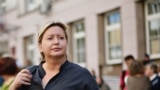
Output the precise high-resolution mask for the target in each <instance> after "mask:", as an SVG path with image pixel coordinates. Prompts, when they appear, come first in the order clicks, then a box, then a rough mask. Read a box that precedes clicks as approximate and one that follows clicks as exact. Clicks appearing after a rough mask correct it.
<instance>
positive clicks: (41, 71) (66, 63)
mask: <svg viewBox="0 0 160 90" xmlns="http://www.w3.org/2000/svg"><path fill="white" fill-rule="evenodd" d="M43 63H45V61H42V62H41V63H40V65H39V71H40V73H39V75H40V78H43V77H44V75H45V74H46V72H45V70H44V69H43V67H42V65H43ZM68 63H69V61H68V60H66V61H65V62H64V63H63V64H62V65H61V67H60V72H61V71H62V70H63V69H64V68H65V67H66V66H67V65H68Z"/></svg>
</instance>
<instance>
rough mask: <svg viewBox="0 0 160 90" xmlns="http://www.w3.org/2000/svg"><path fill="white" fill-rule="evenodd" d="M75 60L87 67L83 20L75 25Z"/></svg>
mask: <svg viewBox="0 0 160 90" xmlns="http://www.w3.org/2000/svg"><path fill="white" fill-rule="evenodd" d="M72 28H73V47H74V48H73V54H74V55H73V58H74V60H75V62H76V63H78V64H80V65H81V66H85V60H86V56H85V28H84V22H83V20H80V21H77V22H75V23H73V27H72Z"/></svg>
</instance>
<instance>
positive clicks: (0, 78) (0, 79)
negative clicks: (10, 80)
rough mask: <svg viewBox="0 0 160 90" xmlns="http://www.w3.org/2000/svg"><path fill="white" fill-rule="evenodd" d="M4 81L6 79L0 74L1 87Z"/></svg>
mask: <svg viewBox="0 0 160 90" xmlns="http://www.w3.org/2000/svg"><path fill="white" fill-rule="evenodd" d="M3 82H4V80H3V78H2V77H1V76H0V87H1V86H2V84H3Z"/></svg>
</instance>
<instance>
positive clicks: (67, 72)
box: [21, 61, 98, 90]
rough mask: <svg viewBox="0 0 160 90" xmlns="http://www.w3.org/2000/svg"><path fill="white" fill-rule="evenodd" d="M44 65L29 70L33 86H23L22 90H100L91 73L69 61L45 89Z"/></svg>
mask: <svg viewBox="0 0 160 90" xmlns="http://www.w3.org/2000/svg"><path fill="white" fill-rule="evenodd" d="M43 63H44V62H42V63H41V64H40V65H38V66H32V67H29V68H28V69H29V70H30V72H31V73H32V80H31V85H30V86H22V87H21V90H98V86H97V84H96V82H95V79H94V78H93V77H92V76H91V74H90V73H89V71H88V70H86V69H84V68H82V67H80V66H78V65H76V64H73V63H71V62H69V61H66V62H65V63H64V64H63V65H62V66H61V68H60V72H59V73H58V74H57V75H56V76H54V77H53V78H52V79H50V80H49V82H48V83H47V85H46V87H45V88H43V87H42V79H43V77H44V76H45V71H44V69H43V67H42V64H43Z"/></svg>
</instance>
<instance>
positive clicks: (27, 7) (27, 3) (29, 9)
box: [25, 0, 37, 12]
mask: <svg viewBox="0 0 160 90" xmlns="http://www.w3.org/2000/svg"><path fill="white" fill-rule="evenodd" d="M31 6H32V8H31ZM25 7H26V12H32V11H34V10H35V9H36V8H37V6H36V1H34V0H33V2H32V3H30V2H29V0H26V1H25Z"/></svg>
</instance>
